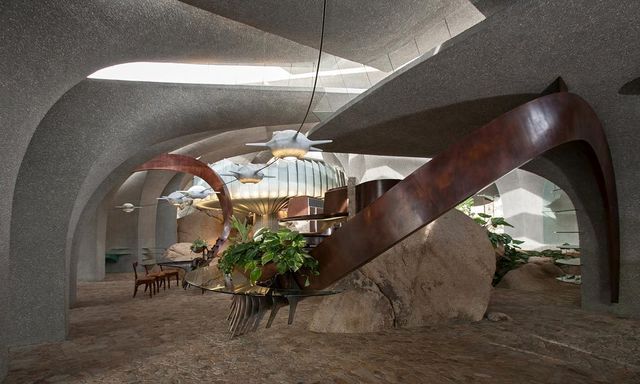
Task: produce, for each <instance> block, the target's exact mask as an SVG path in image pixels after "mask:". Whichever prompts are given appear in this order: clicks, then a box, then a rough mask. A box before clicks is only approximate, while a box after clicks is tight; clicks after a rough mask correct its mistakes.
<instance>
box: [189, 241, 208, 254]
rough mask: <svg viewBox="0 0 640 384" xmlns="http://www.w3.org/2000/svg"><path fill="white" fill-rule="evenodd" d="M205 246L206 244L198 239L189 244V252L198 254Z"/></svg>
mask: <svg viewBox="0 0 640 384" xmlns="http://www.w3.org/2000/svg"><path fill="white" fill-rule="evenodd" d="M207 246H208V244H207V242H206V241H204V240H202V239H201V238H199V237H198V238H197V239H195V240H194V241H193V242H192V243H191V250H192V251H194V252H200V251H201V250H202V248H204V247H207Z"/></svg>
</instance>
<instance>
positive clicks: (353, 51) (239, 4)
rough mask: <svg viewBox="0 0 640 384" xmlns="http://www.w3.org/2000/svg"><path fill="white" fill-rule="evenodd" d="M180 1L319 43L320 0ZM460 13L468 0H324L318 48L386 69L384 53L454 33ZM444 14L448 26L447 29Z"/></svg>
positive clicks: (297, 39) (468, 8) (470, 7)
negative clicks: (418, 38)
mask: <svg viewBox="0 0 640 384" xmlns="http://www.w3.org/2000/svg"><path fill="white" fill-rule="evenodd" d="M181 1H183V2H184V3H187V4H191V5H193V6H195V7H198V8H201V9H204V10H207V11H209V12H211V13H215V14H218V15H221V16H224V17H227V18H229V19H232V20H236V21H239V22H241V23H244V24H247V25H251V26H254V27H256V28H258V29H260V30H264V31H267V32H270V33H273V34H275V35H278V36H282V37H285V38H287V39H290V40H292V41H295V42H297V43H300V44H303V45H305V46H309V47H314V48H318V47H319V44H320V30H321V20H322V8H323V1H322V0H262V1H256V2H251V3H250V6H247V5H248V3H247V2H246V1H243V0H232V1H226V0H181ZM465 11H466V12H467V13H469V12H470V11H476V12H477V10H476V8H475V7H474V5H473V4H472V3H471V2H470V1H469V0H400V1H387V0H350V1H342V0H328V1H327V14H326V23H325V41H324V47H323V50H324V51H326V52H328V53H331V54H333V55H335V56H339V57H342V58H345V59H349V60H351V61H355V62H358V63H361V64H367V65H370V66H373V67H376V68H379V69H382V70H388V69H390V68H389V67H388V65H389V58H388V57H386V55H387V54H389V53H391V52H394V51H396V50H398V49H400V48H401V47H403V46H404V45H406V44H407V43H409V42H410V43H411V44H412V45H414V46H415V45H418V46H420V45H421V42H420V41H416V42H414V41H413V39H414V37H415V36H422V35H424V34H425V33H426V32H428V31H430V34H431V35H433V34H437V33H441V32H442V31H441V30H440V27H441V26H442V28H443V30H444V31H445V33H449V32H452V33H454V34H455V33H456V31H455V29H456V28H457V27H456V25H455V24H456V17H458V18H461V17H464V16H466V13H465ZM449 16H451V19H450V20H449V21H448V23H451V24H452V25H450V26H447V25H446V24H447V23H445V21H444V20H445V17H449ZM447 28H449V30H447ZM451 29H454V31H451ZM458 32H459V31H458ZM448 37H449V36H448V35H447V37H446V38H448ZM431 38H433V37H432V36H430V37H428V38H427V39H431ZM431 48H433V47H432V46H429V47H426V49H431Z"/></svg>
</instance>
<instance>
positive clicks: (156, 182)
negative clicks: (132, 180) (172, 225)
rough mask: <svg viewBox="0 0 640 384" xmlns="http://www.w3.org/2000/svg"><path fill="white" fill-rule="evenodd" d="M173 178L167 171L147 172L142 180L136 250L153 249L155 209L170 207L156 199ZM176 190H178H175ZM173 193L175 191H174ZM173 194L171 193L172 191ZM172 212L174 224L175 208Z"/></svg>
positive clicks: (154, 245)
mask: <svg viewBox="0 0 640 384" xmlns="http://www.w3.org/2000/svg"><path fill="white" fill-rule="evenodd" d="M174 176H175V173H174V172H167V171H149V172H147V176H146V177H145V180H144V185H143V187H142V192H141V194H140V205H142V206H143V207H142V208H141V209H139V210H138V249H139V250H142V248H145V247H146V248H155V247H156V246H157V245H156V243H157V242H156V228H157V225H156V220H157V216H158V213H157V208H158V207H160V206H170V205H169V204H167V203H166V202H164V201H160V202H159V203H158V200H157V198H158V197H160V196H161V195H163V190H164V188H165V187H166V185H167V183H169V182H170V181H171V179H172V178H173V177H174ZM176 189H178V188H176ZM174 191H175V189H174ZM172 192H173V191H172ZM171 208H172V209H173V211H174V219H173V221H174V222H175V208H174V207H171Z"/></svg>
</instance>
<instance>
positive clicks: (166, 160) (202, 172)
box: [135, 154, 233, 245]
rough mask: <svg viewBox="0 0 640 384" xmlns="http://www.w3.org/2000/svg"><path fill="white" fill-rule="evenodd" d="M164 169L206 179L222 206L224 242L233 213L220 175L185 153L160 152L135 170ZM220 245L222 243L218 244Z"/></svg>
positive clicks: (222, 237) (229, 228)
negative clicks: (160, 153) (216, 193)
mask: <svg viewBox="0 0 640 384" xmlns="http://www.w3.org/2000/svg"><path fill="white" fill-rule="evenodd" d="M154 169H155V170H165V171H175V172H183V173H189V174H191V175H194V176H198V177H199V178H201V179H202V180H204V181H206V182H207V183H208V184H209V185H210V186H211V188H213V190H214V191H216V192H218V200H219V201H220V207H221V208H222V217H223V227H222V233H221V234H220V237H219V238H220V239H221V240H222V241H223V242H224V241H226V240H227V238H228V237H229V233H230V232H231V216H232V215H233V206H232V205H231V199H230V197H229V191H227V187H226V185H225V183H224V181H223V180H222V178H220V176H219V175H218V174H217V173H216V172H215V171H214V170H213V169H211V168H209V166H208V165H207V164H205V163H203V162H202V161H199V160H196V159H194V158H193V157H189V156H185V155H175V154H162V155H160V156H157V157H155V158H153V159H151V160H149V161H147V162H146V163H144V164H142V165H141V166H140V167H138V168H137V169H136V170H135V172H139V171H149V170H154ZM220 245H222V244H220Z"/></svg>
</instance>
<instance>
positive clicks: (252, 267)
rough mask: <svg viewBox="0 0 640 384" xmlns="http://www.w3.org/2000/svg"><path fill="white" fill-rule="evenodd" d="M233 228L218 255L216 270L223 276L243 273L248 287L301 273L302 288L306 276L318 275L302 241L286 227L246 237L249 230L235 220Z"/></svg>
mask: <svg viewBox="0 0 640 384" xmlns="http://www.w3.org/2000/svg"><path fill="white" fill-rule="evenodd" d="M232 220H233V221H232V222H233V227H234V228H235V229H236V230H237V232H238V236H236V237H234V238H233V239H231V240H232V244H231V245H230V246H229V247H228V248H227V249H226V250H225V251H224V252H223V253H222V255H221V257H220V260H219V261H218V267H219V268H220V269H221V270H222V271H223V272H224V273H226V274H229V273H231V272H232V271H233V269H234V268H238V269H240V270H242V271H245V272H246V274H247V275H248V276H247V277H248V278H249V281H250V282H251V284H256V283H257V282H264V281H267V280H270V279H271V278H273V277H274V276H276V275H285V274H293V273H296V272H303V273H304V276H305V286H307V285H309V274H311V273H312V274H315V275H317V274H318V261H317V260H316V259H314V258H313V257H312V256H310V255H309V254H308V253H307V252H306V251H305V250H304V247H305V246H306V240H305V238H304V237H303V236H302V235H301V234H300V233H298V232H295V231H292V230H290V229H288V228H282V229H279V230H278V231H272V230H269V229H266V228H261V229H260V230H258V231H257V232H256V233H255V234H254V235H253V236H250V234H249V233H250V227H248V226H247V225H246V223H245V222H240V221H239V220H237V219H236V218H235V217H234V218H233V219H232Z"/></svg>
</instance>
